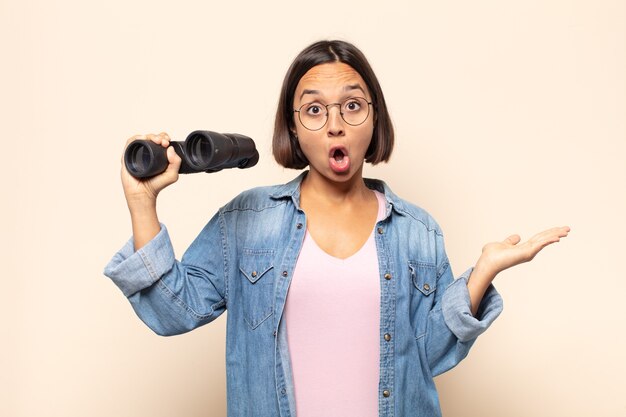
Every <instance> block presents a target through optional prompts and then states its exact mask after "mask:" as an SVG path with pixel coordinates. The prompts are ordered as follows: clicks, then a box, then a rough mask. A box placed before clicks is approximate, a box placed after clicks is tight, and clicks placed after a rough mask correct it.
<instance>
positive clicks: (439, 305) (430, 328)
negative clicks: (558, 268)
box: [426, 234, 503, 376]
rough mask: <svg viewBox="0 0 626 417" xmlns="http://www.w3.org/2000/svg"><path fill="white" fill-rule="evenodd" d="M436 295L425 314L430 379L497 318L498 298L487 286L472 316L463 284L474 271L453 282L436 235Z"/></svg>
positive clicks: (440, 237) (465, 350)
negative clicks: (429, 309) (427, 312)
mask: <svg viewBox="0 0 626 417" xmlns="http://www.w3.org/2000/svg"><path fill="white" fill-rule="evenodd" d="M437 260H438V265H439V266H438V268H437V270H438V281H437V282H438V285H437V290H436V291H435V292H438V294H437V299H436V301H435V304H434V306H433V308H432V310H431V311H430V313H429V315H428V323H427V330H426V356H427V358H428V363H429V366H430V370H431V373H432V375H433V376H436V375H439V374H441V373H443V372H446V371H447V370H449V369H451V368H453V367H455V366H456V365H457V364H458V363H459V362H461V361H462V360H463V359H464V358H465V357H466V356H467V354H468V353H469V351H470V349H471V347H472V345H473V344H474V342H475V341H476V339H477V338H478V336H479V335H480V334H482V333H483V332H484V331H485V330H487V329H488V328H489V326H490V325H491V324H492V323H493V321H494V320H495V319H496V318H497V317H498V316H499V315H500V313H501V312H502V308H503V302H502V297H500V294H498V292H497V291H496V289H495V287H494V286H493V285H490V286H489V288H488V289H487V291H485V294H484V296H483V298H482V300H481V303H480V305H479V306H478V311H477V313H476V315H475V316H474V315H473V314H472V312H471V301H470V296H469V291H468V289H467V282H468V280H469V276H470V274H471V273H472V271H473V270H474V268H473V267H472V268H469V269H468V270H467V271H465V273H464V274H462V275H461V276H460V277H458V278H457V279H454V275H453V274H452V269H451V267H450V262H449V260H448V257H447V255H446V251H445V248H444V243H443V235H441V234H439V235H438V242H437Z"/></svg>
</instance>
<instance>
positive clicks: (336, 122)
mask: <svg viewBox="0 0 626 417" xmlns="http://www.w3.org/2000/svg"><path fill="white" fill-rule="evenodd" d="M334 108H336V109H335V111H333V109H334ZM327 124H328V129H327V132H328V135H329V136H342V135H343V134H344V133H345V132H344V129H345V126H344V121H343V117H342V116H341V104H339V103H336V104H332V105H329V106H328V121H327Z"/></svg>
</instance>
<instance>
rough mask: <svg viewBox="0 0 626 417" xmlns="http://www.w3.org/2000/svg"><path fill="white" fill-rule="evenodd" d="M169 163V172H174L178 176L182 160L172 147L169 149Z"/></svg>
mask: <svg viewBox="0 0 626 417" xmlns="http://www.w3.org/2000/svg"><path fill="white" fill-rule="evenodd" d="M167 161H168V162H169V165H168V166H167V171H172V172H175V173H176V174H178V171H179V170H180V164H181V162H182V159H181V157H180V156H178V154H177V153H176V151H175V150H174V148H173V147H171V146H170V147H169V148H167Z"/></svg>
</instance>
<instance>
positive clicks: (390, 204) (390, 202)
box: [270, 171, 405, 217]
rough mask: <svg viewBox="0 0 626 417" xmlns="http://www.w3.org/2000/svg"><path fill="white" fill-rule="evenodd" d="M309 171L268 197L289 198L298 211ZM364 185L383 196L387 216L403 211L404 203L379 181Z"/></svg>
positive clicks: (366, 179)
mask: <svg viewBox="0 0 626 417" xmlns="http://www.w3.org/2000/svg"><path fill="white" fill-rule="evenodd" d="M308 172H309V171H303V172H302V173H301V174H300V175H298V176H297V177H296V178H294V179H293V180H291V181H289V182H288V183H286V184H283V185H279V186H278V188H277V189H276V191H274V192H273V193H272V194H271V195H270V197H272V198H275V199H278V200H280V199H283V198H291V199H292V200H293V203H294V204H295V206H296V208H297V209H298V210H299V209H300V184H301V183H302V180H303V179H304V177H305V176H306V175H307V174H308ZM364 181H365V185H366V186H367V188H369V189H371V190H376V191H379V192H381V193H382V194H384V195H385V200H387V207H386V215H385V217H387V216H389V214H390V211H391V209H394V210H395V211H396V212H398V213H399V214H402V213H403V212H404V211H405V202H404V200H402V199H401V198H400V197H398V196H397V195H395V194H394V193H393V192H392V191H391V188H389V186H388V185H387V184H386V183H385V182H384V181H381V180H377V179H372V178H364Z"/></svg>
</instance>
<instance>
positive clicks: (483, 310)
mask: <svg viewBox="0 0 626 417" xmlns="http://www.w3.org/2000/svg"><path fill="white" fill-rule="evenodd" d="M473 269H474V268H470V269H468V270H467V271H465V273H464V274H463V275H461V276H460V277H459V278H458V279H457V280H455V281H454V282H452V284H450V285H449V286H448V288H447V289H446V292H445V293H444V294H443V299H442V311H443V318H444V320H445V322H446V325H447V326H448V327H449V328H450V330H451V331H452V333H454V335H455V336H456V337H457V338H458V339H459V340H460V341H461V342H467V341H469V340H472V339H475V338H477V337H478V336H479V335H480V334H481V333H483V332H484V331H485V330H487V328H488V327H489V326H490V325H491V323H492V322H493V321H494V320H495V319H496V318H497V317H498V316H499V315H500V313H501V312H502V307H503V303H502V297H501V296H500V294H498V292H497V291H496V288H495V287H494V286H493V285H489V288H487V291H485V295H484V296H483V299H482V300H481V302H480V306H478V311H477V313H476V317H474V316H473V315H472V311H471V303H470V296H469V291H468V289H467V281H468V279H469V276H470V274H471V273H472V270H473Z"/></svg>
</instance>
